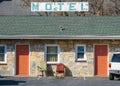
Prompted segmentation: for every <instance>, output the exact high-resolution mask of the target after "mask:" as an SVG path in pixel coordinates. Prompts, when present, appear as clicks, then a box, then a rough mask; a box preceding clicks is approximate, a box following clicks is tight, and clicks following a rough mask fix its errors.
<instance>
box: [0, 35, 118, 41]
mask: <svg viewBox="0 0 120 86" xmlns="http://www.w3.org/2000/svg"><path fill="white" fill-rule="evenodd" d="M0 39H101V40H102V39H120V36H69V35H0Z"/></svg>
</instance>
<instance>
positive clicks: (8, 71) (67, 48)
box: [0, 40, 120, 77]
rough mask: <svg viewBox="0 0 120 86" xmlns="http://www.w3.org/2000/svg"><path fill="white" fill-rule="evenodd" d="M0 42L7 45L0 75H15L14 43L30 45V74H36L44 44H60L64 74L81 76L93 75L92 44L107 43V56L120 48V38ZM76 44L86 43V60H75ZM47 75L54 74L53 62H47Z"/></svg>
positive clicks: (42, 58)
mask: <svg viewBox="0 0 120 86" xmlns="http://www.w3.org/2000/svg"><path fill="white" fill-rule="evenodd" d="M0 44H5V45H6V46H7V51H6V55H7V63H5V64H0V75H4V76H15V71H16V68H15V67H16V65H15V62H16V56H15V45H16V44H29V46H30V49H29V50H30V55H29V59H30V65H29V66H30V76H33V77H34V76H37V75H38V74H39V71H38V69H37V66H38V65H39V63H40V62H41V61H44V58H45V45H46V44H58V45H59V46H60V53H59V58H60V63H63V64H64V65H65V70H66V76H73V77H83V76H84V75H86V76H94V44H108V45H109V46H108V47H109V50H108V51H109V52H108V56H109V57H111V53H112V52H113V51H115V50H119V49H120V40H0ZM76 44H85V45H86V58H87V60H86V61H80V62H79V61H76V60H75V57H76ZM47 66H48V67H47V68H48V69H47V70H48V71H51V72H50V73H53V74H49V73H47V75H55V69H56V65H55V64H48V65H47Z"/></svg>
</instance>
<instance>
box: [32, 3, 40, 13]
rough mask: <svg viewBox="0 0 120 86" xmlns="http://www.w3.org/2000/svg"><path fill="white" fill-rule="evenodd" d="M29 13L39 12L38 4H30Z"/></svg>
mask: <svg viewBox="0 0 120 86" xmlns="http://www.w3.org/2000/svg"><path fill="white" fill-rule="evenodd" d="M31 11H39V3H38V2H31Z"/></svg>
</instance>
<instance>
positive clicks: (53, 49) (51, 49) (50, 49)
mask: <svg viewBox="0 0 120 86" xmlns="http://www.w3.org/2000/svg"><path fill="white" fill-rule="evenodd" d="M57 54H58V47H57V46H47V61H52V62H55V61H57V60H58V58H57Z"/></svg>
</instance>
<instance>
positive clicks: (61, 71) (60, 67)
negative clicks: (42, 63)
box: [56, 63, 65, 77]
mask: <svg viewBox="0 0 120 86" xmlns="http://www.w3.org/2000/svg"><path fill="white" fill-rule="evenodd" d="M64 76H65V67H64V64H62V63H59V64H57V65H56V77H64Z"/></svg>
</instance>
